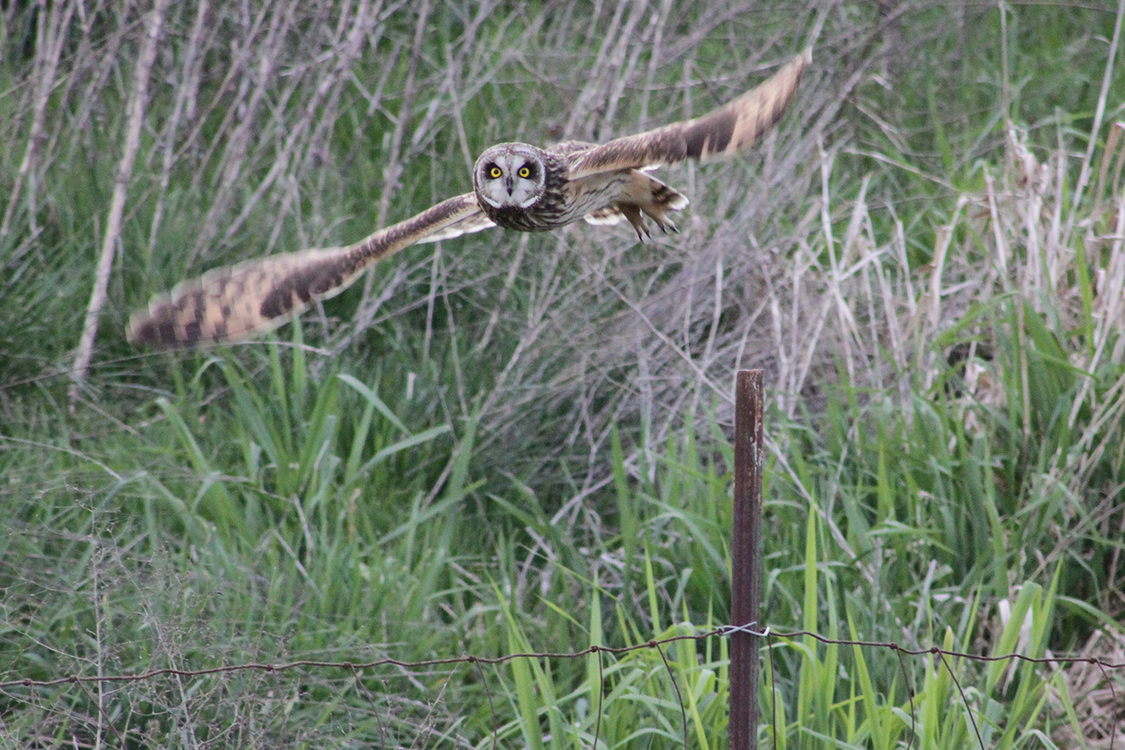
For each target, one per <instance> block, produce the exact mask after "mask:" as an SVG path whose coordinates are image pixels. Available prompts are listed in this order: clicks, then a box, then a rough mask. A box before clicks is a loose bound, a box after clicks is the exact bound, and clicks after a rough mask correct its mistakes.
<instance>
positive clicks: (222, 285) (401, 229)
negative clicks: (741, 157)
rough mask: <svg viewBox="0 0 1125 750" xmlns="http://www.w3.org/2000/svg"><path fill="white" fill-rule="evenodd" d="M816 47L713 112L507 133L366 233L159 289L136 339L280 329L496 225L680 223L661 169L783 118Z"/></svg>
mask: <svg viewBox="0 0 1125 750" xmlns="http://www.w3.org/2000/svg"><path fill="white" fill-rule="evenodd" d="M810 60H811V52H810V51H809V50H806V51H805V52H804V53H802V54H800V55H798V56H797V57H795V58H793V59H792V60H791V61H790V62H788V63H787V64H786V65H785V66H784V67H782V68H781V69H780V70H779V71H778V72H777V73H775V74H774V75H773V77H772V78H770V79H769V80H767V81H765V82H764V83H762V84H761V85H760V86H758V87H757V88H755V89H753V90H751V91H748V92H746V93H745V94H743V95H741V96H739V97H738V98H737V99H734V100H732V101H730V102H728V103H727V104H725V105H723V106H722V107H719V108H718V109H715V110H713V111H711V112H709V113H708V114H705V115H703V116H702V117H697V118H695V119H693V120H687V121H684V122H676V123H672V124H671V125H665V126H663V127H660V128H656V129H654V130H649V131H647V132H644V133H640V134H639V135H630V136H625V137H623V138H615V139H613V140H611V141H609V142H608V143H604V144H602V145H597V144H593V143H582V142H578V141H567V142H564V143H560V144H557V145H555V146H553V147H550V148H547V149H542V148H538V147H536V146H532V145H529V144H526V143H501V144H498V145H496V146H492V147H491V148H489V149H487V150H486V151H485V152H484V153H482V154H481V155H480V158H479V159H477V161H476V164H475V165H474V167H473V192H471V193H465V194H464V195H458V196H457V197H455V198H449V199H448V200H445V201H442V202H441V203H438V204H437V205H435V206H433V207H431V208H428V209H426V210H425V211H423V212H422V213H420V214H418V215H417V216H415V217H413V218H411V219H407V220H406V221H403V222H401V223H399V224H395V225H393V226H389V227H386V228H384V229H380V230H379V231H377V232H375V233H374V234H372V235H371V236H369V237H367V238H366V239H363V240H360V241H359V242H357V243H355V244H353V245H348V246H346V247H335V248H314V249H310V250H301V251H298V252H295V253H286V254H281V255H273V256H269V257H266V258H260V259H257V260H251V261H247V262H244V263H240V264H238V265H235V266H229V267H225V268H217V269H215V270H213V271H210V272H208V273H206V274H204V275H203V277H202V278H200V279H196V280H193V281H188V282H184V283H182V284H180V285H178V286H177V287H176V288H175V289H173V290H172V292H171V293H170V294H167V295H161V296H158V297H156V298H155V299H154V300H153V301H152V302H151V303H150V304H149V306H148V308H147V309H146V310H140V311H138V312H136V313H134V314H133V317H132V318H131V320H130V321H129V327H128V330H127V337H128V339H129V341H131V342H133V343H142V342H143V343H145V344H150V345H153V346H159V347H191V346H203V345H206V344H215V343H221V342H229V341H236V340H239V339H244V338H247V337H250V336H253V335H256V334H261V333H264V332H265V331H268V330H270V329H272V328H275V327H277V326H279V325H281V324H282V323H284V322H285V321H287V320H288V319H289V318H291V317H292V316H294V315H296V314H298V313H300V312H301V311H302V310H304V309H306V308H308V307H309V306H310V305H311V304H313V303H314V302H316V301H318V300H323V299H327V298H329V297H332V296H334V295H336V294H339V293H340V292H342V291H343V290H344V289H346V288H347V287H348V286H349V285H350V284H351V283H352V282H353V281H354V280H355V279H356V277H357V276H359V275H360V274H361V273H362V272H363V271H364V270H365V269H367V267H368V266H370V265H372V264H373V263H375V262H376V261H379V260H382V259H383V258H386V257H387V256H389V255H392V254H393V253H396V252H398V251H399V250H401V249H403V248H404V247H407V246H408V245H412V244H414V243H421V242H436V241H437V240H442V239H448V238H450V237H456V236H458V235H461V234H468V233H470V232H479V231H480V230H482V229H486V228H488V227H492V226H499V227H504V228H505V229H515V230H519V231H522V232H539V231H547V230H550V229H555V228H557V227H562V226H565V225H567V224H570V223H572V222H575V221H577V220H579V219H585V220H586V221H587V222H589V223H591V224H616V223H618V222H619V221H622V220H626V221H628V222H629V223H630V224H632V226H633V228H634V229H635V230H636V232H637V236H638V237H639V238H641V239H644V238H645V237H647V236H648V235H649V230H648V227H647V226H646V224H645V218H646V217H647V218H648V219H651V220H652V222H653V223H654V224H655V225H656V226H657V227H659V228H660V229H661V230H663V231H665V232H667V231H669V230H671V231H675V225H674V224H673V223H672V220H671V219H670V218H669V217H668V212H669V211H681V210H683V209H684V208H687V205H688V199H687V198H685V197H684V196H683V195H682V194H681V193H680V192H678V191H677V190H675V189H673V188H671V187H668V186H667V185H665V184H664V183H663V182H661V181H660V180H658V179H656V178H655V177H653V176H652V175H651V174H650V172H651V170H653V169H655V168H657V167H659V166H662V165H665V164H675V163H676V162H681V161H685V160H687V159H696V160H698V161H701V162H706V161H713V160H717V159H721V158H725V157H729V156H733V155H735V154H737V153H738V152H740V151H742V150H743V149H745V148H747V147H749V146H750V145H751V144H753V143H754V142H755V141H756V140H757V139H758V138H759V137H760V136H761V135H762V134H763V133H765V132H766V131H767V130H769V129H770V128H771V127H773V125H774V124H775V123H776V122H777V121H778V120H779V119H780V118H781V115H782V114H783V113H784V112H785V109H786V107H788V106H789V102H790V101H791V100H792V99H793V95H794V93H795V92H796V90H797V83H798V82H799V81H800V79H801V74H802V73H803V72H804V70H805V67H806V66H807V65H808V64H809V62H810Z"/></svg>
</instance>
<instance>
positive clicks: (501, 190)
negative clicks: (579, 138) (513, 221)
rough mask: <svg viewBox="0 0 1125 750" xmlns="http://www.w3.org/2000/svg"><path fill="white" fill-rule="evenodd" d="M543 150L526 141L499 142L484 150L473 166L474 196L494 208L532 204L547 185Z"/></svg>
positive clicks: (524, 206)
mask: <svg viewBox="0 0 1125 750" xmlns="http://www.w3.org/2000/svg"><path fill="white" fill-rule="evenodd" d="M544 156H545V154H544V152H543V150H542V149H538V148H536V147H535V146H531V145H529V144H526V143H499V144H497V145H495V146H492V147H491V148H489V149H487V150H486V151H485V152H484V153H482V154H481V155H480V158H479V159H477V163H476V165H475V166H474V167H473V188H474V189H475V190H476V193H477V197H478V198H479V199H480V200H482V201H484V202H485V203H487V204H488V205H490V206H492V207H493V208H496V209H504V208H528V207H530V206H533V205H535V203H536V201H538V200H539V198H540V197H541V196H542V194H543V186H544V185H545V184H546V180H545V176H546V175H545V171H546V166H547V165H546V159H545V158H544Z"/></svg>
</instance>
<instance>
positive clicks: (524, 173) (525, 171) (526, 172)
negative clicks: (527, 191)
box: [516, 164, 531, 179]
mask: <svg viewBox="0 0 1125 750" xmlns="http://www.w3.org/2000/svg"><path fill="white" fill-rule="evenodd" d="M516 174H518V175H519V176H520V177H523V178H524V179H527V178H528V177H531V169H530V168H529V167H528V166H527V165H526V164H525V165H523V166H522V167H520V171H518V172H516Z"/></svg>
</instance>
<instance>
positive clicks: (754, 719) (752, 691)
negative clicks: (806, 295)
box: [730, 370, 765, 750]
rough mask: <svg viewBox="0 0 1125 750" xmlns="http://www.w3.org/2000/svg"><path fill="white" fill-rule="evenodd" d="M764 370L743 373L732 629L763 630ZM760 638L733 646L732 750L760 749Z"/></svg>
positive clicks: (734, 641) (736, 638)
mask: <svg viewBox="0 0 1125 750" xmlns="http://www.w3.org/2000/svg"><path fill="white" fill-rule="evenodd" d="M764 406H765V394H764V390H763V386H762V371H761V370H739V371H738V381H737V385H736V388H735V405H734V415H735V416H734V516H733V520H732V526H733V533H732V536H733V539H732V545H731V576H730V583H731V606H730V609H731V620H730V621H731V625H734V626H735V627H743V626H748V625H749V626H752V627H753V628H754V629H755V630H760V629H761V603H762V452H763V451H762V436H763V427H762V422H763V411H764ZM758 676H759V665H758V637H757V636H756V635H753V634H751V633H747V632H735V633H733V634H732V635H731V643H730V750H756V749H757V747H758Z"/></svg>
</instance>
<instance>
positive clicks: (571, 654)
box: [0, 623, 1125, 750]
mask: <svg viewBox="0 0 1125 750" xmlns="http://www.w3.org/2000/svg"><path fill="white" fill-rule="evenodd" d="M736 633H749V634H750V635H753V636H756V637H758V638H762V639H765V640H766V641H767V642H768V643H769V644H770V646H771V647H772V645H773V644H772V639H774V638H783V639H786V640H792V639H795V638H804V637H808V638H812V639H814V640H816V641H818V642H819V643H822V644H824V645H830V646H852V647H859V648H871V649H886V650H888V651H893V652H895V653H896V654H897V656H898V659H899V666H900V668H901V669H902V673H903V676H904V677H908V675H907V671H906V664H905V662H904V661H903V658H904V657H907V656H933V657H936V658H937V659H938V660H940V661H941V664H942V666H944V667H945V669H946V671H947V672H948V673H949V676H950V678H951V680H952V682H953V684H954V685H956V687H957V690H958V692H959V694H960V696H961V700H962V702H963V703H964V705H965V708H966V713H967V714H968V716H969V719H970V721H971V722H972V725H973V730H974V732H975V733H976V737H977V744H978V746H979V747H980V748H981V750H984V739H983V737H982V736H981V733H980V729H979V727H978V726H977V723H976V719H975V718H974V717H973V712H972V710H971V708H970V703H969V698H968V696H967V695H966V693H965V689H964V687H963V686H962V685H961V683H960V681H959V680H958V679H957V675H956V674H955V673H954V671H953V667H952V665H951V664H950V663H949V661H948V660H949V659H967V660H970V661H977V662H986V663H987V662H1001V661H1020V662H1025V663H1028V664H1040V665H1064V664H1089V665H1092V666H1095V667H1097V668H1098V669H1099V670H1100V671H1101V672H1102V676H1103V677H1104V678H1105V679H1106V682H1107V684H1108V685H1109V690H1110V695H1111V696H1112V698H1113V701H1114V702H1115V703H1116V701H1117V692H1116V689H1115V688H1114V686H1113V681H1112V680H1110V679H1109V675H1108V674H1107V670H1118V669H1125V661H1122V662H1115V661H1108V660H1106V659H1102V658H1100V657H1096V656H1027V655H1026V654H1021V653H1017V652H1012V653H1007V654H974V653H970V652H967V651H955V650H952V649H945V648H941V647H940V646H929V647H926V648H909V647H906V646H903V645H902V644H900V643H896V642H894V641H868V640H859V639H850V638H830V637H828V636H825V635H821V634H820V633H816V632H813V631H809V630H790V631H774V630H772V629H771V628H769V627H766V628H764V629H761V630H759V629H756V624H755V623H751V624H749V625H719V626H717V627H714V628H710V629H707V630H703V631H700V632H696V633H681V634H678V635H671V636H665V637H663V638H653V639H651V640H648V641H645V642H644V643H636V644H633V645H630V646H602V645H598V644H592V645H590V646H587V647H586V648H583V649H580V650H577V651H526V652H517V653H511V654H501V655H500V656H478V655H474V654H466V655H463V656H450V657H442V658H437V659H419V660H403V659H395V658H391V657H384V658H381V659H372V660H369V661H347V660H345V661H326V660H318V659H297V660H294V661H289V662H282V663H277V664H268V663H260V662H245V663H241V664H224V665H220V666H215V667H205V668H202V669H180V668H175V667H162V668H160V669H152V670H149V671H146V672H136V673H123V674H102V675H69V676H66V677H57V678H52V679H45V680H37V679H31V678H17V679H14V680H4V681H0V690H10V689H12V688H19V687H25V688H42V687H57V686H59V685H68V684H71V685H81V684H90V683H123V682H142V681H146V680H153V679H156V678H159V677H169V676H174V677H188V678H192V677H208V676H211V675H217V674H230V673H235V672H249V671H260V672H287V671H293V670H298V669H336V670H342V671H349V672H351V673H353V675H356V676H357V677H358V674H357V673H358V672H360V671H362V670H367V669H375V668H377V667H385V666H393V667H398V668H400V669H405V670H419V669H423V668H427V667H443V666H457V665H460V664H465V665H473V666H476V667H478V668H479V667H480V666H497V665H501V664H506V663H508V662H511V661H514V660H517V659H547V660H553V659H579V658H582V657H585V656H591V655H597V656H598V657H599V659H598V674H599V678H601V677H604V672H603V666H602V661H601V658H600V657H601V654H612V655H615V656H617V655H622V654H627V653H630V652H632V651H641V650H644V649H652V650H655V651H657V652H658V653H659V654H660V657H661V660H662V661H663V664H664V668H665V670H666V671H667V673H668V677H669V679H670V680H671V682H672V686H673V688H674V690H675V692H676V698H677V700H678V702H679V705H680V713H681V721H682V726H683V733H684V747H688V730H687V712H686V711H687V710H686V707H685V706H684V702H683V695H682V694H681V692H680V688H679V685H678V684H677V682H676V678H675V674H674V673H673V670H672V665H671V664H669V662H668V658H667V655H666V654H665V653H664V648H663V647H664V646H667V645H670V644H673V643H676V642H678V641H702V640H706V639H709V638H716V637H725V636H731V635H734V634H736ZM772 665H773V661H772V659H771V660H770V667H771V673H772ZM770 682H771V684H772V685H776V681H775V680H774V679H773V678H772V676H771V680H770ZM904 684H905V685H906V687H907V694H908V696H909V699H910V720H911V727H910V740H909V742H908V743H907V748H908V750H909V748H911V747H912V746H913V742H914V737H915V736H916V734H915V716H914V692H913V690H911V689H910V687H909V680H908V679H907V680H906V681H905V683H904ZM489 701H490V703H491V696H489ZM597 709H598V710H597V717H598V718H597V723H596V725H595V731H594V742H593V745H592V747H595V748H596V747H597V746H598V737H599V735H600V730H601V714H602V696H601V695H600V694H599V696H598V706H597ZM773 726H774V730H775V731H776V726H777V722H776V716H775V719H774V722H773ZM1110 726H1111V729H1110V732H1111V733H1110V741H1109V745H1108V747H1109V748H1110V749H1111V750H1112V748H1114V747H1115V746H1116V745H1115V740H1116V724H1115V723H1111V725H1110ZM493 744H494V745H495V736H494V737H493ZM775 744H776V743H775Z"/></svg>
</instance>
